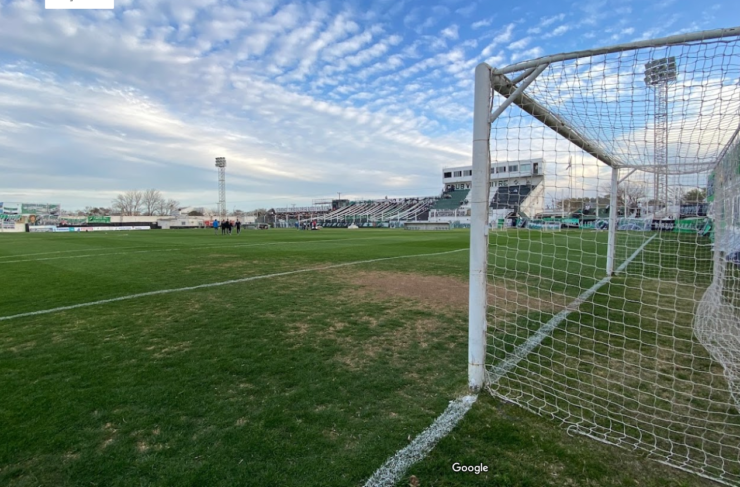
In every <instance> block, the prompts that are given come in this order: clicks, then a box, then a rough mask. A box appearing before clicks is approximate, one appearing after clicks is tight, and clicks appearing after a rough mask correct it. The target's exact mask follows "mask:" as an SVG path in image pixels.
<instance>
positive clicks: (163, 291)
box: [0, 248, 468, 321]
mask: <svg viewBox="0 0 740 487" xmlns="http://www.w3.org/2000/svg"><path fill="white" fill-rule="evenodd" d="M463 250H468V248H464V249H456V250H448V251H445V252H435V253H431V254H413V255H399V256H396V257H381V258H379V259H370V260H358V261H354V262H344V263H342V264H332V265H327V266H323V267H312V268H309V269H299V270H295V271H286V272H277V273H275V274H265V275H262V276H252V277H243V278H241V279H232V280H230V281H222V282H212V283H210V284H198V285H197V286H188V287H179V288H174V289H161V290H159V291H149V292H146V293H138V294H130V295H128V296H120V297H117V298H111V299H101V300H99V301H91V302H88V303H79V304H73V305H70V306H60V307H59V308H51V309H44V310H40V311H30V312H28V313H20V314H17V315H10V316H0V321H7V320H14V319H16V318H24V317H26V316H37V315H45V314H49V313H56V312H58V311H68V310H71V309H77V308H85V307H88V306H96V305H98V304H106V303H115V302H116V301H127V300H129V299H136V298H143V297H147V296H156V295H158V294H170V293H178V292H182V291H193V290H195V289H205V288H209V287H216V286H226V285H229V284H239V283H242V282H249V281H257V280H259V279H269V278H271V277H280V276H290V275H293V274H301V273H304V272H316V271H324V270H327V269H337V268H339V267H347V266H352V265H358V264H370V263H372V262H382V261H385V260H395V259H408V258H412V257H432V256H435V255H445V254H453V253H455V252H462V251H463Z"/></svg>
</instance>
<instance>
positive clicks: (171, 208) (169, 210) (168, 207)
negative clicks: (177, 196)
mask: <svg viewBox="0 0 740 487" xmlns="http://www.w3.org/2000/svg"><path fill="white" fill-rule="evenodd" d="M179 207H180V202H179V201H177V200H173V199H168V200H164V199H163V200H162V202H161V203H160V205H159V211H158V213H159V214H160V215H167V216H169V215H172V214H174V213H176V212H177V209H178V208H179Z"/></svg>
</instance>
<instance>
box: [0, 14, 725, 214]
mask: <svg viewBox="0 0 740 487" xmlns="http://www.w3.org/2000/svg"><path fill="white" fill-rule="evenodd" d="M738 24H740V2H736V1H729V0H720V1H718V2H716V3H715V2H713V1H712V0H709V1H707V2H699V1H696V0H663V1H652V0H651V1H644V0H643V1H630V0H598V1H594V0H580V1H577V2H569V1H558V0H548V1H531V0H530V1H527V2H519V6H514V3H513V2H512V6H507V4H506V3H504V2H494V1H491V0H486V1H482V0H480V1H469V0H446V1H442V0H441V1H437V2H434V1H421V0H418V1H415V0H367V1H366V0H348V1H320V2H319V1H317V2H299V1H284V0H162V1H158V0H115V9H114V10H87V11H85V10H45V8H44V2H43V0H0V201H20V202H50V203H61V204H62V206H63V207H64V208H67V209H74V208H83V207H85V206H100V205H103V206H109V205H110V201H111V200H112V199H113V198H114V197H115V195H116V194H118V193H119V192H121V191H125V190H129V189H145V188H157V189H160V190H161V191H163V192H164V193H165V195H166V196H168V197H171V198H175V199H177V200H179V201H180V202H181V203H183V204H190V205H195V206H207V207H215V205H216V200H217V198H218V196H217V173H216V168H215V167H214V162H215V157H217V156H224V157H226V158H227V164H228V167H227V205H228V207H229V208H230V209H231V208H239V209H243V210H250V209H254V208H257V207H285V206H290V205H291V204H296V205H303V204H309V203H310V202H311V201H312V200H313V199H317V198H327V197H332V196H333V197H336V196H337V193H341V194H342V197H343V198H344V197H345V196H346V197H349V198H382V197H384V196H389V197H392V196H426V195H433V194H438V193H439V192H440V191H441V189H442V182H441V175H442V174H441V169H442V167H443V166H453V165H466V164H470V146H471V137H472V136H471V129H472V96H473V70H474V68H475V66H476V65H477V64H478V63H480V62H488V63H489V64H491V65H494V66H503V65H507V64H511V63H512V62H515V61H518V60H523V59H527V58H532V57H538V56H541V55H544V54H554V53H557V52H562V51H571V50H578V49H586V48H592V47H598V46H602V45H608V44H614V43H619V42H627V41H633V40H638V39H644V38H650V37H659V36H665V35H671V34H675V33H680V32H688V31H694V30H705V29H713V28H718V27H731V26H734V25H738Z"/></svg>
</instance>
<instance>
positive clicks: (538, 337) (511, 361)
mask: <svg viewBox="0 0 740 487" xmlns="http://www.w3.org/2000/svg"><path fill="white" fill-rule="evenodd" d="M656 236H657V235H653V236H652V237H650V238H649V239H648V240H646V241H645V242H644V243H643V244H642V245H641V246H640V247H639V248H638V249H637V250H635V251H634V253H633V254H632V255H630V256H629V258H628V259H627V260H625V261H624V262H623V263H622V265H620V266H619V267H618V268H617V270H616V271H615V272H614V274H615V275H616V274H618V273H620V272H622V271H623V270H625V269H626V268H627V266H628V265H629V264H630V263H631V262H632V261H633V260H634V259H635V257H637V256H638V255H639V254H640V252H642V250H643V249H644V248H645V247H647V245H648V244H649V243H650V242H651V241H652V240H653V239H654V238H655V237H656ZM611 280H612V276H606V277H605V278H603V279H602V280H600V281H599V282H597V283H596V284H594V285H593V286H591V287H590V288H589V289H587V290H586V291H584V292H583V294H581V295H580V296H578V297H577V298H576V299H575V300H574V301H573V302H572V303H570V304H569V305H568V306H566V307H565V309H564V310H562V311H561V312H560V313H558V314H556V315H555V316H553V317H552V318H550V321H548V322H547V323H545V324H544V325H542V327H540V329H539V330H537V332H536V333H534V334H533V335H532V336H530V337H529V338H528V339H527V341H526V342H524V343H522V344H521V345H519V346H518V347H517V348H516V350H514V351H513V352H512V353H511V354H510V355H509V356H508V357H507V358H506V360H504V361H503V362H501V363H500V364H498V365H496V366H495V367H493V369H492V370H490V371H489V372H488V385H489V386H490V385H491V384H495V383H496V382H498V381H499V380H500V379H501V378H502V377H503V376H504V375H506V374H507V373H508V372H509V371H511V369H513V368H514V367H516V365H517V364H518V363H519V362H521V361H522V360H523V359H524V357H526V356H527V355H528V354H529V353H530V352H531V351H532V350H534V348H535V347H537V346H538V345H539V344H540V343H542V341H543V340H544V339H545V338H547V337H548V336H550V334H551V333H552V331H553V330H554V329H555V328H556V327H557V326H558V325H559V324H560V322H561V321H563V320H564V319H565V318H566V317H567V316H568V315H569V314H570V313H572V312H573V311H576V310H577V309H578V308H579V307H580V306H581V304H583V303H584V302H585V301H586V300H587V299H589V298H590V297H591V296H593V294H594V293H595V292H596V291H598V290H599V288H601V286H603V285H604V284H606V283H608V282H609V281H611Z"/></svg>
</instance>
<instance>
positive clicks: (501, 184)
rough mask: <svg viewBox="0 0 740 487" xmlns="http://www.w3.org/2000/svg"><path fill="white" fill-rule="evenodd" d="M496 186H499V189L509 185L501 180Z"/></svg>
mask: <svg viewBox="0 0 740 487" xmlns="http://www.w3.org/2000/svg"><path fill="white" fill-rule="evenodd" d="M498 185H499V187H501V186H508V185H509V182H508V181H507V180H505V179H502V180H501V181H499V182H498Z"/></svg>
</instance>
